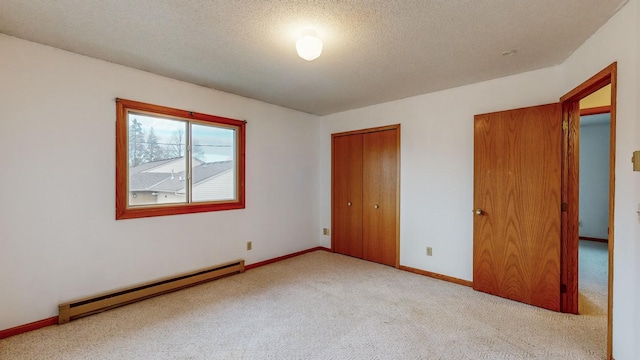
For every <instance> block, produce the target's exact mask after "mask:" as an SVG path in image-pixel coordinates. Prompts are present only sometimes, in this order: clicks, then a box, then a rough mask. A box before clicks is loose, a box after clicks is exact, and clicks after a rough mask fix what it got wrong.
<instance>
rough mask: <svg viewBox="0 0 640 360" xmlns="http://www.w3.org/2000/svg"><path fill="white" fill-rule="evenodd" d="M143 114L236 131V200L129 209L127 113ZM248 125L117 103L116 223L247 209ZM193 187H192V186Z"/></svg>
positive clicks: (212, 117)
mask: <svg viewBox="0 0 640 360" xmlns="http://www.w3.org/2000/svg"><path fill="white" fill-rule="evenodd" d="M130 111H133V112H138V113H139V112H142V113H148V114H150V115H158V116H160V117H170V118H178V119H180V120H184V121H187V122H188V123H189V124H192V123H193V124H196V123H200V124H203V123H206V124H209V125H212V126H216V125H219V126H222V127H229V126H232V127H236V129H237V135H236V149H235V154H236V164H235V166H234V168H233V170H234V171H235V172H236V189H237V193H236V198H235V199H233V200H231V201H217V202H198V203H189V202H187V203H181V204H163V205H145V206H135V207H131V206H129V205H128V195H129V191H128V185H129V180H128V170H129V160H128V146H129V142H128V138H129V137H128V113H129V112H130ZM245 128H246V121H242V120H235V119H230V118H225V117H220V116H214V115H207V114H201V113H196V112H193V111H187V110H179V109H174V108H169V107H165V106H159V105H152V104H147V103H142V102H138V101H132V100H125V99H116V220H121V219H132V218H143V217H153V216H165V215H178V214H190V213H199V212H209V211H222V210H235V209H244V208H245V143H246V129H245ZM189 186H191V185H189Z"/></svg>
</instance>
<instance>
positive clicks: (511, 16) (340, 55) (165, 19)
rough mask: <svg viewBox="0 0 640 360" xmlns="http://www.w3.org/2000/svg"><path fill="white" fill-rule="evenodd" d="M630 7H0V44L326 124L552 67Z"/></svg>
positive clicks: (615, 3)
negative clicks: (307, 51)
mask: <svg viewBox="0 0 640 360" xmlns="http://www.w3.org/2000/svg"><path fill="white" fill-rule="evenodd" d="M626 1H627V0H529V1H524V0H515V1H514V0H484V1H479V0H395V1H393V0H353V1H351V0H342V1H341V0H314V1H312V0H308V1H294V0H280V1H277V0H272V1H268V0H225V1H223V0H174V1H171V0H110V1H107V0H55V1H53V0H1V1H0V32H2V33H5V34H8V35H12V36H16V37H19V38H22V39H26V40H31V41H34V42H38V43H42V44H46V45H50V46H54V47H57V48H61V49H65V50H69V51H72V52H75V53H79V54H83V55H88V56H91V57H95V58H98V59H103V60H107V61H111V62H114V63H117V64H122V65H126V66H129V67H133V68H136V69H141V70H146V71H149V72H152V73H156V74H160V75H164V76H167V77H171V78H175V79H179V80H184V81H188V82H191V83H194V84H199V85H203V86H207V87H211V88H215V89H218V90H222V91H226V92H230V93H234V94H238V95H242V96H246V97H250V98H254V99H258V100H262V101H265V102H268V103H272V104H276V105H281V106H284V107H288V108H291V109H296V110H301V111H305V112H309V113H313V114H319V115H323V114H329V113H334V112H339V111H343V110H348V109H353V108H358V107H362V106H366V105H371V104H377V103H381V102H386V101H391V100H397V99H401V98H405V97H409V96H414V95H419V94H424V93H428V92H433V91H437V90H442V89H446V88H451V87H456V86H460V85H464V84H470V83H474V82H478V81H482V80H488V79H493V78H498V77H502V76H506V75H510V74H515V73H520V72H524V71H529V70H534V69H539V68H544V67H548V66H552V65H556V64H559V63H561V62H562V61H564V60H565V59H566V58H567V57H568V56H569V55H570V54H571V52H572V51H573V50H575V49H576V48H577V47H579V46H580V45H581V44H582V43H583V42H584V41H585V40H586V39H587V38H588V37H589V36H591V34H593V33H594V32H595V31H596V30H597V29H598V28H599V27H600V26H602V25H603V24H604V23H605V22H606V21H607V20H608V19H609V18H610V17H611V16H612V15H613V14H614V13H615V11H616V10H617V9H618V8H619V7H621V6H622V5H623V4H624V3H625V2H626ZM305 29H313V30H315V31H316V32H317V33H318V34H319V35H320V38H321V39H322V40H323V41H324V52H323V54H322V56H320V58H319V59H317V60H315V61H313V62H307V61H305V60H302V59H300V58H299V57H298V56H297V55H296V51H295V40H296V38H297V36H298V35H299V34H300V33H301V32H302V31H304V30H305ZM511 49H516V50H518V53H517V54H516V55H514V56H502V55H501V54H502V53H503V52H505V51H508V50H511Z"/></svg>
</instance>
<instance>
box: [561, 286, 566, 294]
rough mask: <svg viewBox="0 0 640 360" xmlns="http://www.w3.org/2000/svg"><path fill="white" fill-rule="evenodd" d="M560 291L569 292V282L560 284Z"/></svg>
mask: <svg viewBox="0 0 640 360" xmlns="http://www.w3.org/2000/svg"><path fill="white" fill-rule="evenodd" d="M560 293H561V294H566V293H567V284H560Z"/></svg>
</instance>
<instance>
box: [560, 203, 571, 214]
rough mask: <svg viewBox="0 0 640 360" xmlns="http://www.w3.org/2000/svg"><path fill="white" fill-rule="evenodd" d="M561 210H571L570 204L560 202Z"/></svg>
mask: <svg viewBox="0 0 640 360" xmlns="http://www.w3.org/2000/svg"><path fill="white" fill-rule="evenodd" d="M560 210H561V211H563V212H567V211H569V205H568V204H567V203H562V204H560Z"/></svg>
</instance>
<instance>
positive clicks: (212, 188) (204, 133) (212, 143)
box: [191, 124, 236, 202]
mask: <svg viewBox="0 0 640 360" xmlns="http://www.w3.org/2000/svg"><path fill="white" fill-rule="evenodd" d="M191 139H192V147H193V152H192V160H191V161H192V162H191V164H192V167H193V173H192V184H193V188H192V193H191V199H192V201H193V202H205V201H221V200H233V199H236V171H235V169H236V154H235V151H234V149H235V148H236V144H235V142H236V129H235V128H224V127H217V126H207V125H199V124H193V125H192V126H191Z"/></svg>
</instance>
